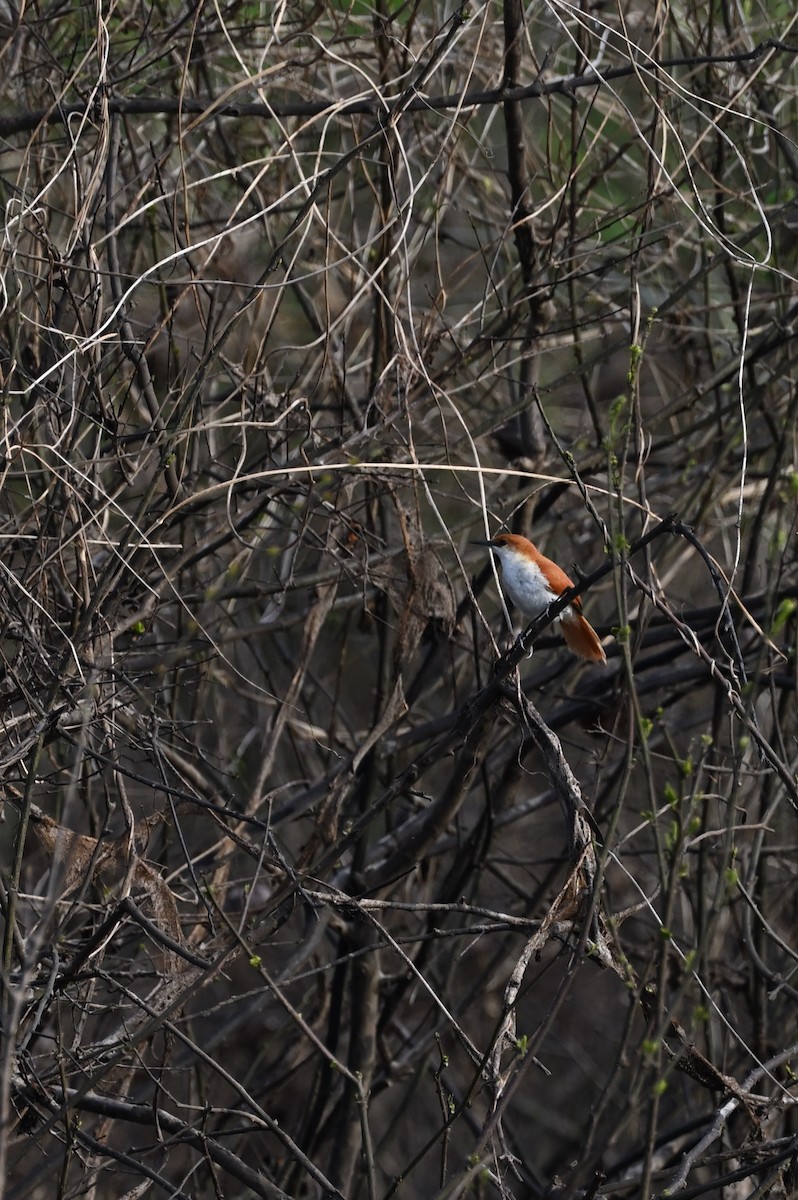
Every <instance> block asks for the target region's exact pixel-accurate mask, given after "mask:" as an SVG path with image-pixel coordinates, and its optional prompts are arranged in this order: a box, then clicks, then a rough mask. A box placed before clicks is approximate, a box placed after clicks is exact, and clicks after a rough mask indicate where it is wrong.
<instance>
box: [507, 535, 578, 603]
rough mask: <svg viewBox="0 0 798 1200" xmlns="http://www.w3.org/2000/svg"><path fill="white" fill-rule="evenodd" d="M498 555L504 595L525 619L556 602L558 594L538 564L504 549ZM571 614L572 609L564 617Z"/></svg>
mask: <svg viewBox="0 0 798 1200" xmlns="http://www.w3.org/2000/svg"><path fill="white" fill-rule="evenodd" d="M498 554H499V557H500V559H501V564H502V588H503V590H504V594H505V596H507V598H508V600H511V601H512V602H513V604H514V605H515V606H516V608H518V609H520V611H521V612H522V613H523V614H524V616H525V617H530V618H531V617H536V616H537V615H538V614H539V613H541V612H543V609H544V608H546V606H547V605H548V604H551V602H552V600H556V598H557V596H556V593H555V592H553V591H552V590H551V588H550V587H549V585H548V583H547V581H546V576H545V575H544V574H543V572H542V571H541V569H540V567H539V566H538V565H537V563H534V562H531V561H530V560H529V559H528V558H526V557H525V556H524V555H521V554H517V553H516V552H515V551H513V550H509V549H504V548H503V547H502V548H501V549H499V550H498ZM569 614H570V609H566V610H565V612H564V613H563V614H562V615H563V616H564V617H566V619H567V617H568V616H569Z"/></svg>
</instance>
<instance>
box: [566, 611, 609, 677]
mask: <svg viewBox="0 0 798 1200" xmlns="http://www.w3.org/2000/svg"><path fill="white" fill-rule="evenodd" d="M560 628H561V629H562V634H563V637H564V638H565V641H566V644H567V646H568V649H569V650H571V651H572V652H573V653H574V654H577V655H578V656H579V658H586V659H588V661H589V662H600V663H604V664H605V665H606V662H607V655H606V654H605V653H604V647H603V646H602V644H601V642H600V641H599V636H598V634H597V633H596V631H595V629H594V628H593V626H592V625H591V624H590V622H589V621H586V620H585V618H584V617H583V616H582V614H581V613H574V614H573V616H572V617H571V619H570V620H568V621H561V622H560Z"/></svg>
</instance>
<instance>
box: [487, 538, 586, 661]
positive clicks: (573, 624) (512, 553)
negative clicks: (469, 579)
mask: <svg viewBox="0 0 798 1200" xmlns="http://www.w3.org/2000/svg"><path fill="white" fill-rule="evenodd" d="M475 545H479V546H489V547H490V549H491V550H492V551H493V552H494V554H496V555H497V556H498V558H499V561H500V563H501V580H502V590H503V592H504V594H505V596H506V597H507V599H508V600H511V601H512V603H513V604H514V605H515V606H516V608H518V609H519V610H520V612H521V613H523V615H524V616H525V617H527V618H528V619H529V620H531V619H532V618H533V617H538V616H540V614H541V613H542V612H543V611H544V609H546V608H547V607H548V606H549V604H551V603H552V601H554V600H557V599H558V597H559V596H561V595H562V594H563V592H565V591H567V590H568V588H572V587H573V586H574V585H573V582H572V581H571V580H570V579H569V578H568V576H567V575H566V574H565V571H563V569H562V567H558V566H557V564H556V562H552V560H551V559H550V558H546V556H545V554H541V553H540V551H539V550H538V548H537V546H536V545H535V544H534V543H533V542H530V540H529V538H525V537H522V536H521V535H520V534H518V533H499V534H497V535H496V537H494V538H491V539H490V540H489V541H480V542H476V543H475ZM557 621H558V622H559V625H560V629H561V631H562V635H563V637H564V638H565V642H566V645H567V646H568V649H569V650H570V651H571V652H572V653H573V654H576V655H577V656H578V657H579V658H584V659H587V661H588V662H597V663H603V664H604V665H605V666H606V663H607V655H606V654H605V653H604V647H603V646H602V644H601V642H600V640H599V636H598V634H597V633H596V631H595V629H594V628H593V626H592V625H591V624H590V622H589V621H586V620H585V618H584V617H583V616H582V602H581V600H580V599H579V597H578V596H576V597H574V599H573V600H572V601H571V603H570V604H569V605H568V607H567V608H566V609H563V611H562V612H561V613H560V615H559V617H557Z"/></svg>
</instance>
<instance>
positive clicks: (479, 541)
mask: <svg viewBox="0 0 798 1200" xmlns="http://www.w3.org/2000/svg"><path fill="white" fill-rule="evenodd" d="M468 544H469V546H490V548H491V550H492V549H493V542H489V541H485V539H484V538H471V541H470V542H469V543H468Z"/></svg>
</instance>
